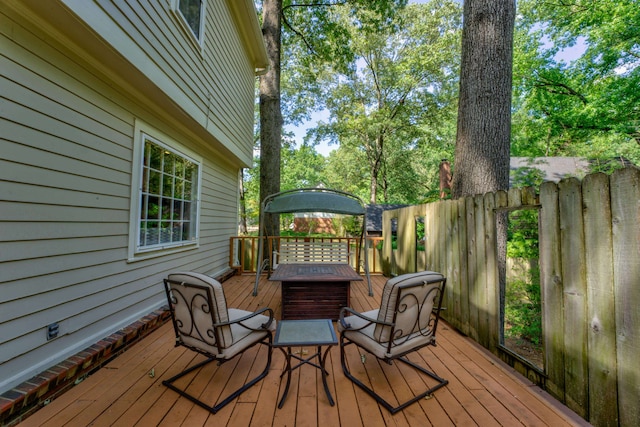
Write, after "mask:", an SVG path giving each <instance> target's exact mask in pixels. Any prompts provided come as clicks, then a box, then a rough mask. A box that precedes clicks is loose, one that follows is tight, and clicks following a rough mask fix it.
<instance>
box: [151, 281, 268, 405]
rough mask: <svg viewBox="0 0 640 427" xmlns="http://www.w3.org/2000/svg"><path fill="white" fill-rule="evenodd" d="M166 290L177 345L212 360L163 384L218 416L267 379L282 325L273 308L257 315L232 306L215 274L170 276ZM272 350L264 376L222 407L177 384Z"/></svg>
mask: <svg viewBox="0 0 640 427" xmlns="http://www.w3.org/2000/svg"><path fill="white" fill-rule="evenodd" d="M164 285H165V291H166V294H167V300H168V303H169V309H170V311H171V320H172V322H173V328H174V331H175V335H176V342H175V345H176V347H177V346H184V347H186V348H188V349H190V350H193V351H195V352H198V353H200V354H203V355H205V356H206V357H207V359H206V360H204V361H203V362H199V363H197V364H195V365H193V366H191V367H189V368H187V369H186V370H184V371H182V372H180V373H178V374H177V375H174V376H173V377H171V378H169V379H167V380H164V381H162V384H163V385H165V386H167V387H168V388H170V389H171V390H174V391H176V392H177V393H179V394H180V395H181V396H184V397H186V398H187V399H189V400H190V401H192V402H194V403H196V404H197V405H200V406H201V407H203V408H205V409H207V410H209V411H210V412H212V413H214V414H215V413H216V412H218V411H219V410H220V409H222V408H223V407H224V406H225V405H227V404H229V403H230V402H231V401H233V400H234V399H235V398H236V397H238V396H240V395H241V394H242V393H244V392H245V391H246V390H248V389H249V388H250V387H251V386H253V385H254V384H256V383H257V382H258V381H260V380H261V379H263V378H264V377H265V376H266V375H267V374H268V373H269V368H270V366H271V354H272V346H271V344H272V341H273V338H272V337H273V331H274V330H275V325H276V322H275V320H274V318H273V310H271V309H270V308H262V309H260V310H257V311H255V312H250V311H245V310H239V309H233V308H229V309H228V308H227V303H226V299H225V296H224V291H223V289H222V285H221V284H220V283H219V282H218V281H216V280H214V279H212V278H211V277H209V276H206V275H204V274H200V273H193V272H180V273H174V274H170V275H169V276H168V278H167V279H165V280H164ZM257 344H261V345H265V346H267V348H268V353H267V354H268V356H267V360H266V365H265V368H264V370H263V371H262V372H260V374H258V376H256V377H255V378H253V379H251V380H249V381H246V382H245V383H244V384H243V385H242V387H240V388H239V389H237V390H236V391H234V392H232V393H231V394H229V395H228V396H227V397H226V398H224V399H222V401H220V402H219V403H214V404H213V405H209V404H207V403H205V402H203V401H201V400H199V399H198V398H197V397H195V396H194V395H192V394H189V393H187V391H186V389H181V388H178V387H176V386H175V385H174V382H175V381H177V380H179V379H180V378H182V377H184V376H185V375H187V374H189V373H190V372H193V371H195V370H197V369H199V368H201V367H203V366H205V365H207V364H209V363H211V362H214V361H217V362H218V363H219V364H222V363H224V362H228V361H229V360H231V359H233V358H235V357H236V356H239V355H240V354H242V353H243V352H244V351H245V350H248V349H249V348H251V347H253V346H255V345H257Z"/></svg>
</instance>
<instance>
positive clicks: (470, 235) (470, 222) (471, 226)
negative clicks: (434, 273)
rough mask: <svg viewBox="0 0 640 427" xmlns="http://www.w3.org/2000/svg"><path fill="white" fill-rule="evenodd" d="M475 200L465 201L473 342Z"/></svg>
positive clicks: (475, 320)
mask: <svg viewBox="0 0 640 427" xmlns="http://www.w3.org/2000/svg"><path fill="white" fill-rule="evenodd" d="M475 205H476V204H475V200H474V198H473V197H467V198H466V199H465V210H466V211H467V264H468V266H469V269H468V270H467V271H468V273H467V277H468V283H469V285H468V287H467V288H468V290H469V295H468V297H467V299H468V300H469V336H470V337H471V338H473V339H474V340H475V341H478V337H479V333H478V329H477V328H478V303H477V296H476V295H477V293H478V292H477V289H478V287H477V286H476V276H477V275H478V271H477V268H478V267H477V266H478V262H476V261H477V258H478V257H477V256H476V253H477V250H478V249H477V247H476V236H477V232H476V223H477V222H476V209H475Z"/></svg>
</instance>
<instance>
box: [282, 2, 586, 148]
mask: <svg viewBox="0 0 640 427" xmlns="http://www.w3.org/2000/svg"><path fill="white" fill-rule="evenodd" d="M428 1H429V0H409V3H426V2H428ZM585 50H586V46H585V43H584V38H580V39H578V43H577V44H576V45H575V46H573V47H572V48H570V49H566V50H564V51H561V52H559V53H558V55H556V60H558V61H560V60H562V61H565V62H567V63H568V62H571V61H573V60H575V59H577V58H579V57H580V56H582V54H583V53H584V51H585ZM328 118H329V114H328V112H327V111H315V112H313V113H312V114H311V119H310V120H308V121H305V122H303V123H302V124H300V125H298V126H292V125H287V126H285V127H284V131H285V132H293V135H294V140H295V142H296V146H297V147H299V146H300V145H301V144H302V143H303V141H304V137H305V135H306V133H307V129H310V128H313V127H315V126H316V123H317V122H318V121H321V120H324V121H327V120H328ZM337 148H338V145H335V144H333V145H329V144H328V143H326V142H321V143H320V144H319V145H317V146H316V147H315V149H316V151H317V152H318V153H319V154H322V155H323V156H325V157H327V156H329V154H330V153H331V152H332V151H333V150H335V149H337Z"/></svg>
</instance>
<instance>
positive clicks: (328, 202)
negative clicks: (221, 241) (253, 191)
mask: <svg viewBox="0 0 640 427" xmlns="http://www.w3.org/2000/svg"><path fill="white" fill-rule="evenodd" d="M314 212H322V213H333V214H340V215H351V216H362V230H361V232H360V236H359V237H360V243H359V244H358V250H359V251H360V250H362V249H363V248H364V273H365V276H366V278H367V286H368V288H369V295H370V296H371V295H373V290H372V288H371V278H370V277H369V260H368V256H367V255H368V243H367V239H366V238H365V234H366V223H367V221H366V212H367V211H366V209H365V206H364V204H363V202H362V200H361V199H360V198H359V197H357V196H355V195H353V194H350V193H346V192H344V191H340V190H332V189H327V188H298V189H294V190H286V191H281V192H279V193H274V194H271V195H269V196H267V197H266V198H265V199H264V200H263V202H262V205H261V209H260V225H259V229H260V230H259V236H260V237H259V240H258V241H259V245H258V260H257V262H258V266H257V268H256V271H257V274H256V281H255V285H254V288H253V295H254V296H255V295H258V282H259V280H260V273H261V272H262V271H263V270H264V269H265V268H268V269H271V267H272V266H271V257H270V256H268V257H266V259H265V260H264V261H263V254H264V245H265V241H266V240H267V238H268V236H267V235H266V227H265V215H266V214H283V213H314ZM357 258H358V257H357ZM356 271H357V272H360V265H359V262H357V263H356Z"/></svg>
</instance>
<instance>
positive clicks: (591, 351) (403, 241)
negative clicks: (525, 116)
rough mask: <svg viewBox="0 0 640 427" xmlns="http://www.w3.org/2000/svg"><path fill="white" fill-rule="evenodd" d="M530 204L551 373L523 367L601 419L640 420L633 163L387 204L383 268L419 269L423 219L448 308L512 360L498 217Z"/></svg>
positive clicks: (639, 237)
mask: <svg viewBox="0 0 640 427" xmlns="http://www.w3.org/2000/svg"><path fill="white" fill-rule="evenodd" d="M522 208H530V209H539V215H538V221H539V250H540V258H539V264H540V274H541V277H540V282H541V283H540V284H541V298H542V307H543V314H542V322H543V323H542V333H543V341H544V342H543V344H544V357H545V363H544V372H536V370H535V369H526V368H525V369H524V370H523V371H522V372H523V373H524V374H525V375H527V376H529V377H530V378H532V379H533V380H535V381H537V382H539V383H541V385H543V386H544V387H545V388H546V390H547V391H548V392H550V393H551V394H552V395H554V396H555V397H556V398H557V399H558V400H560V401H561V402H563V403H564V404H565V405H567V406H568V407H569V408H571V409H572V410H573V411H575V412H576V413H578V414H579V415H581V416H582V417H583V418H585V419H586V420H588V421H589V422H590V423H592V424H593V425H595V426H605V425H619V426H629V427H631V426H637V425H640V358H639V356H638V355H640V225H639V224H640V170H638V169H637V168H625V169H622V170H619V171H616V172H615V173H614V174H612V175H611V176H607V175H604V174H600V173H598V174H592V175H588V176H586V177H585V178H584V179H583V180H582V181H580V180H578V179H576V178H567V179H564V180H562V181H560V182H559V183H553V182H545V183H543V184H542V185H541V186H540V189H539V192H536V190H535V189H534V188H526V189H522V190H520V189H511V190H509V191H508V192H503V191H499V192H496V193H487V194H484V195H477V196H474V197H467V198H462V199H458V200H446V201H441V202H436V203H430V204H425V205H418V206H411V207H406V208H401V209H397V210H392V211H386V212H384V213H383V242H384V243H383V249H382V260H381V261H382V268H383V272H384V273H385V274H390V273H392V272H393V273H395V274H402V273H408V272H413V271H416V270H417V268H416V266H419V265H420V264H421V262H420V261H421V260H419V259H417V257H418V255H417V254H418V252H417V251H416V237H415V236H416V218H418V217H422V218H424V223H425V236H426V239H425V253H424V255H423V256H424V257H425V258H426V259H425V260H424V262H425V263H426V267H427V268H428V269H430V270H435V271H439V272H442V273H443V274H445V275H446V276H447V279H448V280H447V293H446V296H445V303H446V311H445V312H444V313H443V317H444V318H446V320H447V321H448V322H449V323H451V324H452V325H453V326H455V327H456V328H458V329H459V330H461V331H462V332H464V333H465V334H467V335H469V336H470V337H471V338H473V339H474V340H476V341H478V342H479V343H480V344H481V345H483V346H484V347H486V348H488V349H489V350H490V351H492V352H494V353H496V354H498V355H500V356H502V357H503V358H504V352H503V351H502V350H501V348H502V347H501V345H500V329H501V328H500V325H501V323H500V322H501V308H500V297H499V295H500V286H499V271H498V250H497V242H498V240H499V239H498V238H497V237H498V236H497V235H496V234H497V233H496V219H497V218H498V217H500V216H501V215H500V212H502V211H509V210H514V209H522ZM392 221H397V250H396V251H393V250H392V246H391V244H392V243H391V242H392V235H391V230H392V227H391V224H392ZM394 270H395V271H394Z"/></svg>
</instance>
